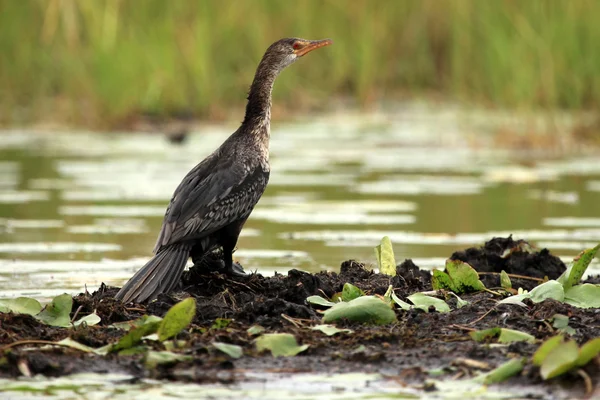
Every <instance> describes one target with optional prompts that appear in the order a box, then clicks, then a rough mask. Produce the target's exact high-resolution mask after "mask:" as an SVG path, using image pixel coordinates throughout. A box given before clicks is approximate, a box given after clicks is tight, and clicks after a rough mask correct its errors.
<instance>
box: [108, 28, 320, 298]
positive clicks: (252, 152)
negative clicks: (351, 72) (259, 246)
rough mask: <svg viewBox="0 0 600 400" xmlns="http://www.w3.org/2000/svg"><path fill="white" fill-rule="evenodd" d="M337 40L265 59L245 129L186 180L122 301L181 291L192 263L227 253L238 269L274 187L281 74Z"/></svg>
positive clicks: (297, 46) (274, 49) (282, 46)
mask: <svg viewBox="0 0 600 400" xmlns="http://www.w3.org/2000/svg"><path fill="white" fill-rule="evenodd" d="M331 43H332V41H331V40H329V39H325V40H305V39H297V38H291V39H281V40H279V41H277V42H275V43H273V44H272V45H271V46H270V47H269V48H268V49H267V51H266V52H265V55H264V56H263V58H262V60H261V62H260V64H259V65H258V68H257V70H256V74H255V75H254V81H253V82H252V85H251V86H250V92H249V94H248V104H247V106H246V115H245V117H244V121H243V122H242V125H241V126H240V127H239V128H238V130H237V131H235V132H234V133H233V134H232V135H231V136H229V138H228V139H227V140H226V141H225V142H224V143H223V144H222V145H221V146H220V147H219V148H218V149H217V150H215V151H214V152H213V153H212V154H211V155H209V156H208V157H206V158H205V159H204V160H203V161H202V162H200V164H198V165H196V166H195V167H194V168H193V169H192V170H191V171H190V172H188V174H187V175H186V176H185V178H183V181H182V182H181V183H180V184H179V186H178V187H177V189H175V193H173V197H172V198H171V202H170V203H169V206H168V207H167V211H166V213H165V218H164V220H163V224H162V228H161V230H160V233H159V235H158V240H157V242H156V246H155V247H154V254H155V255H154V257H153V258H152V259H151V260H150V261H148V263H147V264H146V265H144V266H143V267H142V268H141V269H140V270H139V271H137V272H136V273H135V275H133V277H132V278H131V279H130V280H129V281H128V282H127V283H126V284H125V286H123V287H122V288H121V290H120V291H119V293H117V295H116V298H117V299H120V300H122V301H123V302H130V301H135V302H139V303H141V302H144V301H146V300H152V299H154V298H156V297H157V296H158V295H159V294H161V293H167V292H169V291H171V290H173V288H174V287H175V285H176V284H177V283H178V281H179V279H180V278H181V274H182V273H183V270H184V268H185V265H186V263H187V260H188V258H189V257H190V256H191V257H192V260H194V262H196V261H197V260H200V259H201V258H202V256H203V255H204V254H206V253H207V252H209V251H212V250H214V249H216V248H219V247H221V248H222V250H223V262H224V265H225V271H224V272H225V273H227V274H229V275H237V274H243V271H241V272H240V270H239V267H238V266H237V265H236V266H234V264H233V250H234V248H235V246H236V243H237V240H238V236H239V235H240V231H241V230H242V227H243V226H244V223H245V222H246V220H247V219H248V217H249V216H250V213H251V212H252V210H253V209H254V206H255V205H256V203H257V202H258V200H259V199H260V197H261V196H262V194H263V192H264V190H265V188H266V186H267V182H268V181H269V173H270V167H269V137H270V122H271V92H272V89H273V82H274V81H275V78H276V77H277V75H279V73H280V72H281V71H282V70H283V69H284V68H285V67H287V66H288V65H290V64H292V63H293V62H295V61H296V60H297V59H298V58H299V57H302V56H304V55H305V54H307V53H309V52H311V51H313V50H315V49H318V48H319V47H323V46H327V45H330V44H331Z"/></svg>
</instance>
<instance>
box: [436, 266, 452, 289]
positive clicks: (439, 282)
mask: <svg viewBox="0 0 600 400" xmlns="http://www.w3.org/2000/svg"><path fill="white" fill-rule="evenodd" d="M431 286H432V287H433V290H449V291H454V284H453V283H452V279H450V275H448V274H447V273H445V272H444V271H440V270H439V269H434V270H433V275H432V277H431Z"/></svg>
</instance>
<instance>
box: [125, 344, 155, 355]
mask: <svg viewBox="0 0 600 400" xmlns="http://www.w3.org/2000/svg"><path fill="white" fill-rule="evenodd" d="M148 351H150V346H146V345H143V344H138V345H137V346H133V347H130V348H128V349H123V350H121V351H119V355H120V356H137V355H138V354H144V355H145V354H146V353H148Z"/></svg>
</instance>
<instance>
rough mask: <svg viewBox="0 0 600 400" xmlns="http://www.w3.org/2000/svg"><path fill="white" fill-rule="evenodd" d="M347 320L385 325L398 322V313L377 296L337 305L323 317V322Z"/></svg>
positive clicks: (363, 297)
mask: <svg viewBox="0 0 600 400" xmlns="http://www.w3.org/2000/svg"><path fill="white" fill-rule="evenodd" d="M343 318H346V319H348V320H350V321H356V322H364V323H370V324H375V325H385V324H389V323H392V322H394V321H396V313H394V311H393V310H392V309H391V308H390V306H389V305H388V304H387V303H386V302H384V301H383V300H381V299H380V298H378V297H375V296H361V297H358V298H356V299H354V300H351V301H349V302H342V303H337V304H336V305H334V306H333V307H331V308H330V309H329V310H327V311H325V313H324V315H323V322H334V321H338V320H340V319H343Z"/></svg>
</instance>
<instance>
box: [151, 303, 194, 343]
mask: <svg viewBox="0 0 600 400" xmlns="http://www.w3.org/2000/svg"><path fill="white" fill-rule="evenodd" d="M194 315H196V299H194V298H193V297H188V298H187V299H185V300H183V301H180V302H179V303H177V304H175V305H174V306H173V307H171V309H170V310H169V311H167V314H166V315H165V317H164V318H163V320H162V322H161V323H160V327H159V328H158V331H157V332H156V333H157V334H158V340H160V341H161V342H162V341H165V340H167V339H169V338H172V337H173V336H175V335H177V334H178V333H179V332H181V331H182V330H183V329H185V328H187V327H188V325H189V324H190V323H191V322H192V320H193V319H194Z"/></svg>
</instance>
